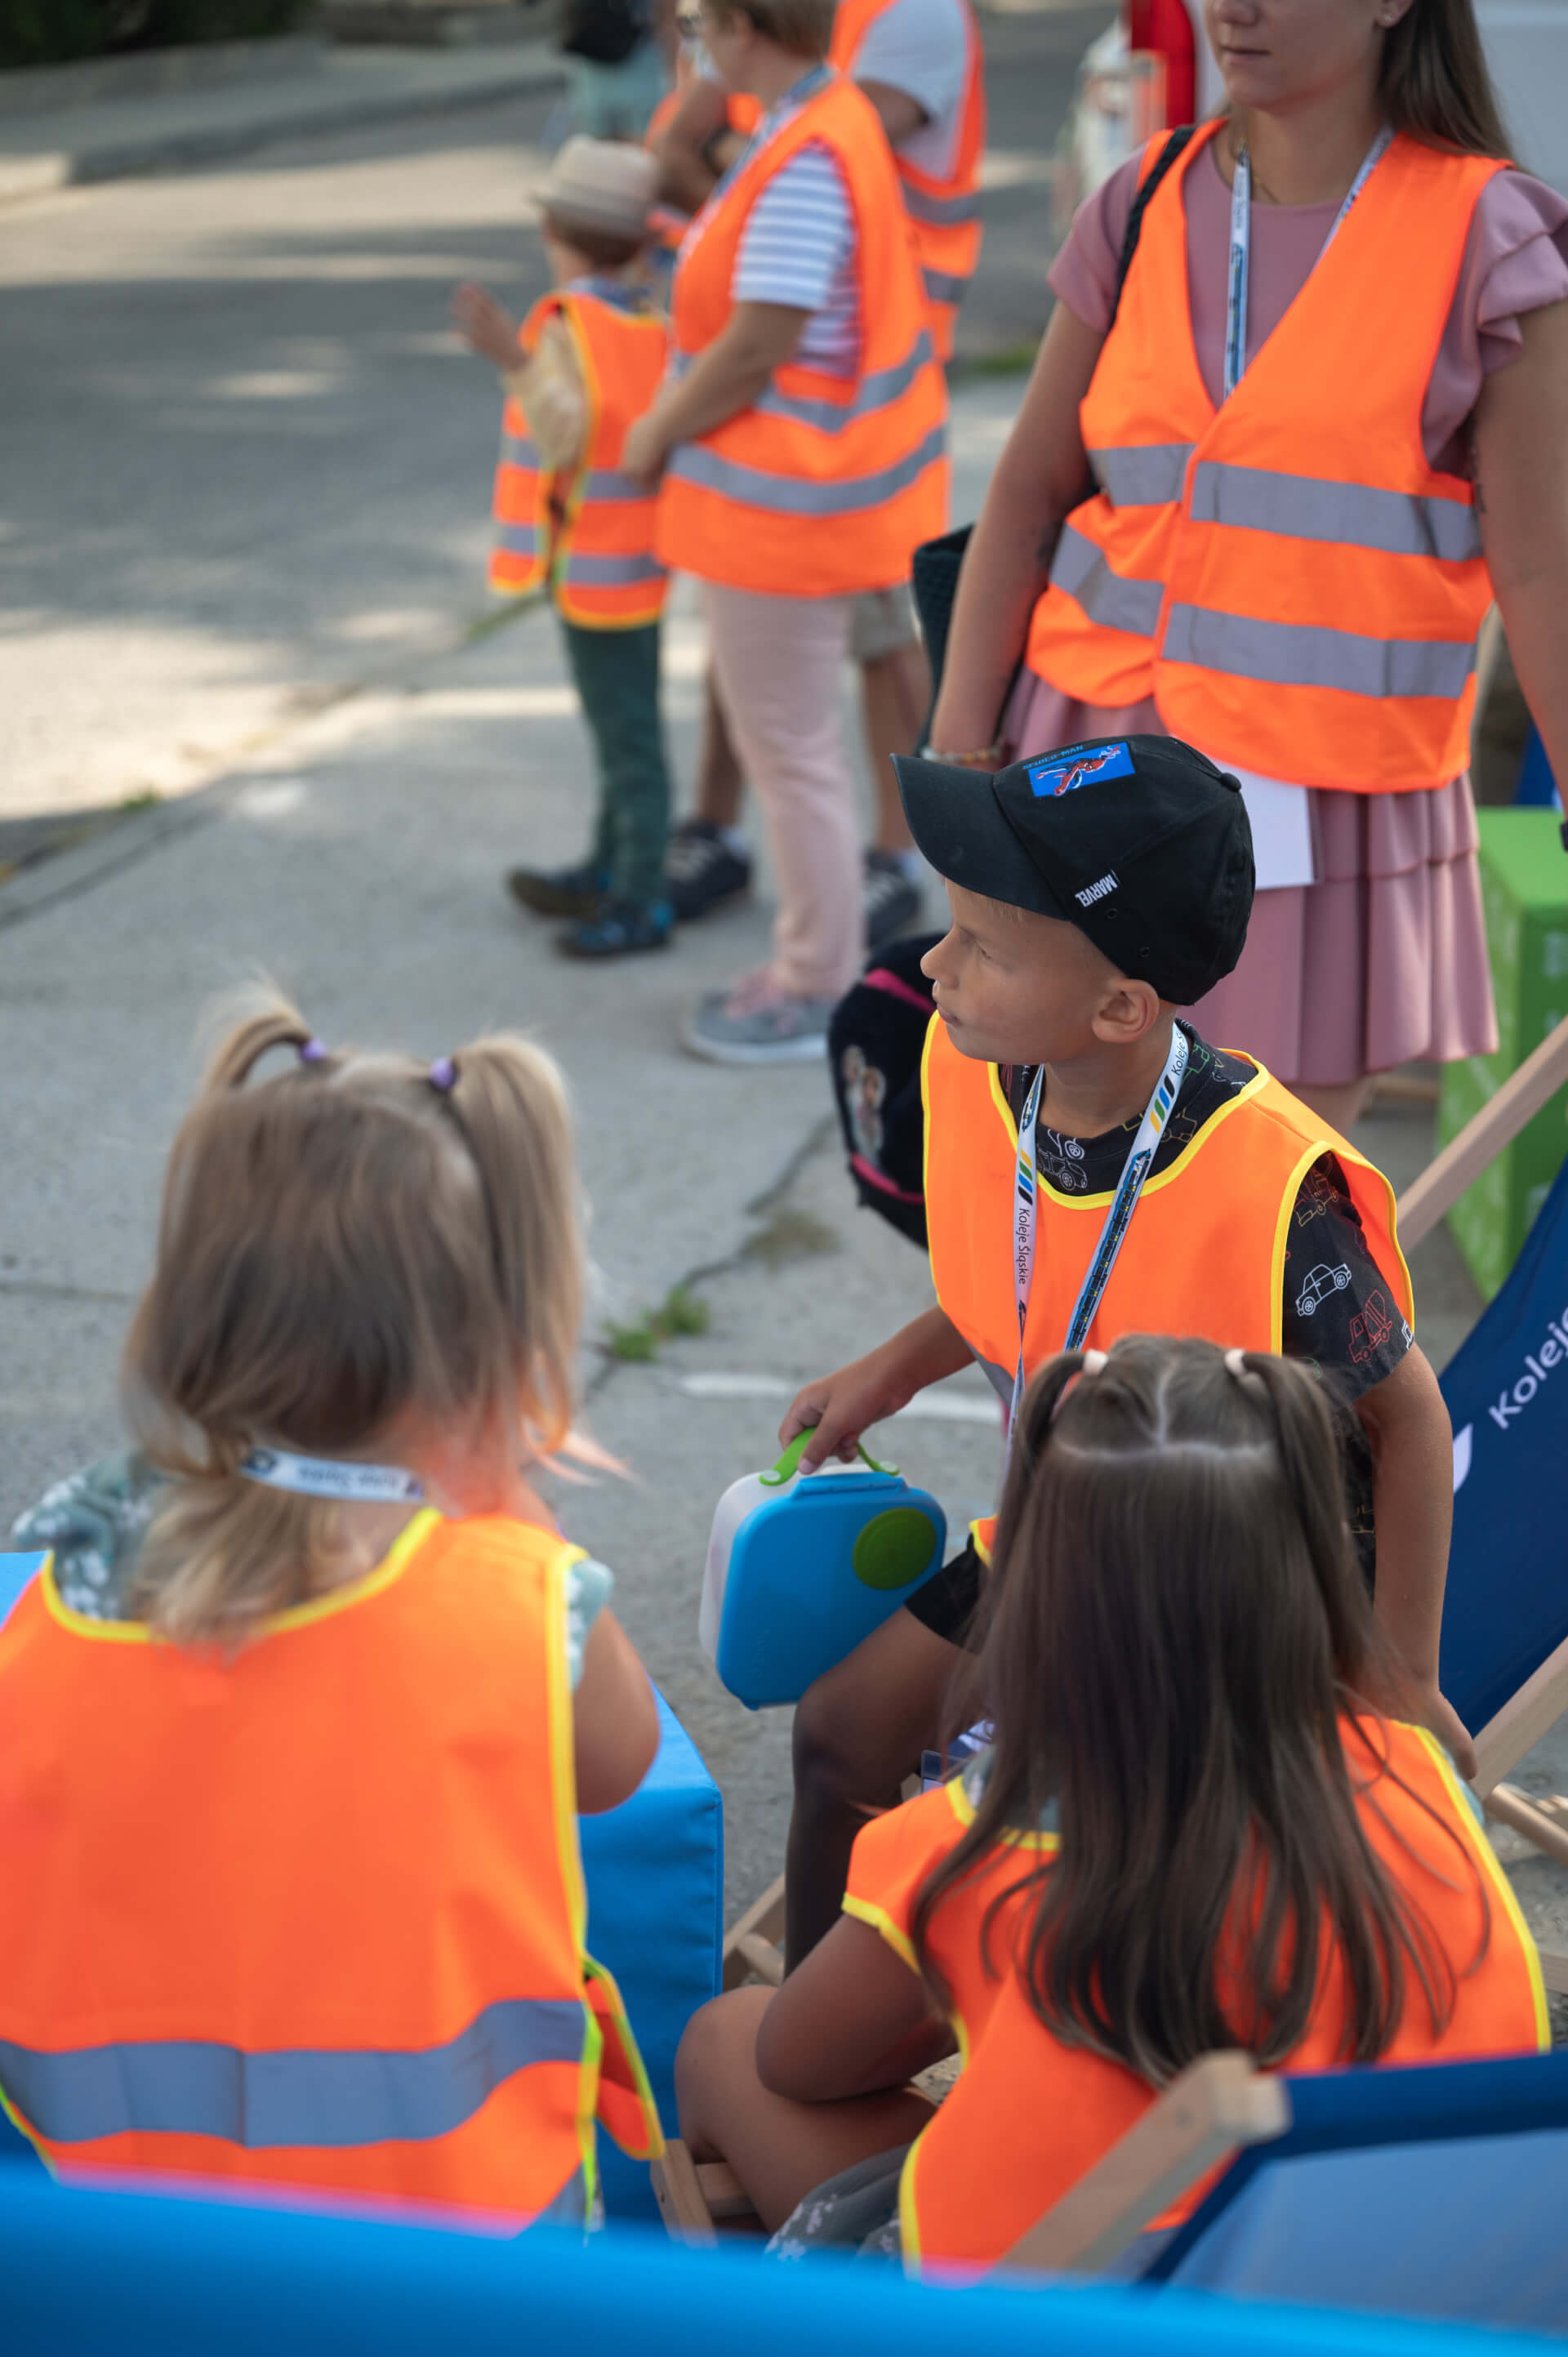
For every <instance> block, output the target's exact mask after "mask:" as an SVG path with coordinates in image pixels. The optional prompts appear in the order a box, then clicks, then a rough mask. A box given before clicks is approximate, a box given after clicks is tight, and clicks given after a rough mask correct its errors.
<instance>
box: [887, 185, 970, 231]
mask: <svg viewBox="0 0 1568 2357" xmlns="http://www.w3.org/2000/svg"><path fill="white" fill-rule="evenodd" d="M903 188H904V210H905V211H906V212H907V213H908V216H909V219H910V220H911V221H929V224H930V226H931V227H932V229H967V228H968V226H969V224H970V222H971V221H978V220H979V219H980V191H979V189H978V188H972V189H971V190H970V192H969V194H968V195H967V196H962V197H934V196H932V194H931V192H930V190H929V188H916V187H915V185H914V183H913V182H912V181H910V180H905V181H904V183H903Z"/></svg>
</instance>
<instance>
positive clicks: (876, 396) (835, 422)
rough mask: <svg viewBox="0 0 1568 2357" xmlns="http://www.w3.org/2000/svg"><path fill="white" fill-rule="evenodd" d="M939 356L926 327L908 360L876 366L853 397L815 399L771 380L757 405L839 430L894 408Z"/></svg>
mask: <svg viewBox="0 0 1568 2357" xmlns="http://www.w3.org/2000/svg"><path fill="white" fill-rule="evenodd" d="M935 358H936V350H935V348H934V346H933V345H932V342H931V339H930V337H929V334H928V333H927V331H926V329H925V328H921V330H920V332H919V334H918V336H917V337H916V339H915V342H914V346H913V348H912V350H910V353H909V356H908V360H902V361H898V362H897V365H896V366H894V367H893V368H886V369H874V370H873V371H872V372H871V374H870V375H869V376H866V377H863V378H862V379H861V382H860V384H859V385H858V387H857V388H856V391H855V395H854V400H853V401H811V400H808V399H805V398H803V397H802V396H801V395H800V394H798V393H780V392H779V388H778V386H777V385H774V384H770V385H768V388H767V390H766V391H765V392H763V393H758V395H757V400H756V401H755V403H754V404H753V407H754V408H755V409H756V411H757V415H758V416H759V417H783V418H786V419H788V420H789V423H790V424H791V425H814V426H815V427H816V428H817V430H818V431H819V433H822V434H837V433H840V432H842V431H843V427H844V426H846V425H852V424H853V423H854V420H855V419H856V418H857V417H869V416H871V415H872V414H873V413H874V412H875V411H876V410H878V409H891V408H892V406H893V404H894V403H895V402H896V401H898V400H901V399H902V397H903V395H904V394H905V393H908V390H909V387H910V386H911V385H912V384H913V383H914V382H915V379H916V378H917V377H918V375H919V373H920V371H921V370H922V369H923V368H924V367H925V365H926V362H927V361H931V360H935Z"/></svg>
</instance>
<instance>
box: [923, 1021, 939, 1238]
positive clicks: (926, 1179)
mask: <svg viewBox="0 0 1568 2357" xmlns="http://www.w3.org/2000/svg"><path fill="white" fill-rule="evenodd" d="M941 1019H942V1018H941V1017H940V1015H933V1016H932V1017H931V1019H930V1021H929V1023H928V1024H927V1026H926V1036H925V1039H923V1040H922V1041H921V1043H920V1112H921V1114H922V1115H923V1116H924V1118H923V1119H922V1121H921V1123H920V1192H921V1193H922V1194H926V1193H927V1192H928V1190H929V1186H930V1178H931V1044H932V1042H933V1041H934V1039H936V1036H937V1026H938V1024H939V1023H940V1021H941Z"/></svg>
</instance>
